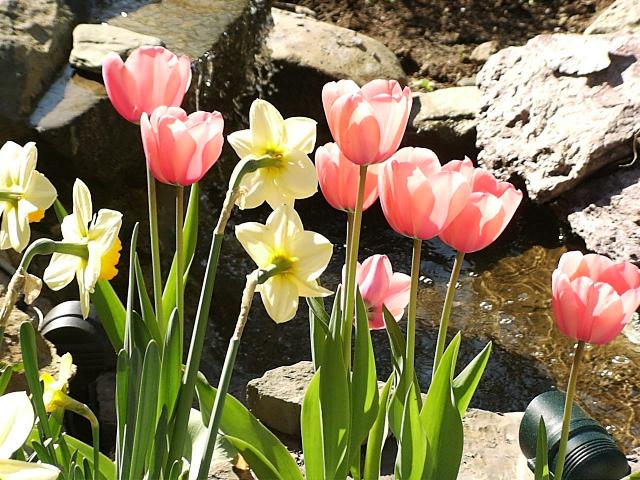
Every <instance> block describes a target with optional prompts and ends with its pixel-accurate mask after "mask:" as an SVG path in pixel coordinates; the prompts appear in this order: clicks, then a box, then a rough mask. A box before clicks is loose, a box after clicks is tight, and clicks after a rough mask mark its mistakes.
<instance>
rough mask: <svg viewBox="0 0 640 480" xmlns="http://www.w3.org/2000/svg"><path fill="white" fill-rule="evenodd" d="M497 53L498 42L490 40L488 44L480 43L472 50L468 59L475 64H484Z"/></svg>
mask: <svg viewBox="0 0 640 480" xmlns="http://www.w3.org/2000/svg"><path fill="white" fill-rule="evenodd" d="M497 51H498V41H497V40H490V41H488V42H484V43H481V44H480V45H478V46H477V47H476V48H474V49H473V51H472V52H471V55H470V57H469V58H470V59H471V60H472V61H474V62H477V63H484V62H486V61H487V60H489V57H490V56H491V55H493V54H494V53H496V52H497Z"/></svg>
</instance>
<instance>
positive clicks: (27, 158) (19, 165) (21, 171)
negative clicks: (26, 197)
mask: <svg viewBox="0 0 640 480" xmlns="http://www.w3.org/2000/svg"><path fill="white" fill-rule="evenodd" d="M20 157H21V158H20V161H18V162H15V163H14V166H13V169H12V170H13V172H12V175H11V176H12V177H13V182H14V183H15V184H16V185H19V186H20V187H21V189H25V188H26V187H27V183H28V182H29V178H30V177H31V174H32V173H33V171H34V170H35V169H36V162H37V161H38V149H37V148H36V144H35V143H34V142H29V143H27V144H25V146H24V147H22V149H21V152H20Z"/></svg>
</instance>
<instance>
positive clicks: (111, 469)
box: [62, 434, 116, 480]
mask: <svg viewBox="0 0 640 480" xmlns="http://www.w3.org/2000/svg"><path fill="white" fill-rule="evenodd" d="M62 438H64V440H65V442H67V445H68V446H69V448H70V449H71V450H73V451H74V453H73V455H75V456H77V455H78V453H79V454H81V455H82V456H83V457H84V458H83V462H84V461H86V462H88V463H89V465H91V468H93V447H92V446H90V445H87V444H86V443H84V442H82V441H80V440H78V439H77V438H74V437H71V436H69V435H67V434H62ZM99 474H100V478H102V479H103V480H116V464H115V463H113V460H111V459H110V458H109V457H107V456H106V455H104V454H102V453H101V454H100V472H99ZM89 478H91V477H89Z"/></svg>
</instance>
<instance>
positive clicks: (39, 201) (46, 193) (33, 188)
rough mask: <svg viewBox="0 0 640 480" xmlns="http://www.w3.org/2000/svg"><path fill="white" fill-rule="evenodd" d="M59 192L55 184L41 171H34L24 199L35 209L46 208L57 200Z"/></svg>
mask: <svg viewBox="0 0 640 480" xmlns="http://www.w3.org/2000/svg"><path fill="white" fill-rule="evenodd" d="M57 195H58V192H57V191H56V188H55V187H54V186H53V184H52V183H51V182H50V181H49V179H48V178H47V177H45V176H44V175H43V174H41V173H40V172H33V173H32V174H31V178H30V181H29V184H28V185H27V188H26V190H25V192H24V195H23V198H22V201H25V202H28V203H30V204H31V205H33V206H34V207H35V208H34V210H46V209H47V208H49V207H50V206H51V205H53V202H54V201H55V199H56V197H57Z"/></svg>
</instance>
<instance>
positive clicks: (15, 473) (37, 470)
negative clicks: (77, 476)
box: [0, 460, 60, 480]
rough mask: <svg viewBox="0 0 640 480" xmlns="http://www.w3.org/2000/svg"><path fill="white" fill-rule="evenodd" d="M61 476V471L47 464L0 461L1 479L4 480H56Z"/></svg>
mask: <svg viewBox="0 0 640 480" xmlns="http://www.w3.org/2000/svg"><path fill="white" fill-rule="evenodd" d="M59 475H60V470H58V469H57V468H56V467H54V466H53V465H49V464H47V463H27V462H22V461H20V460H0V478H1V479H2V480H56V478H58V476H59Z"/></svg>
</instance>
